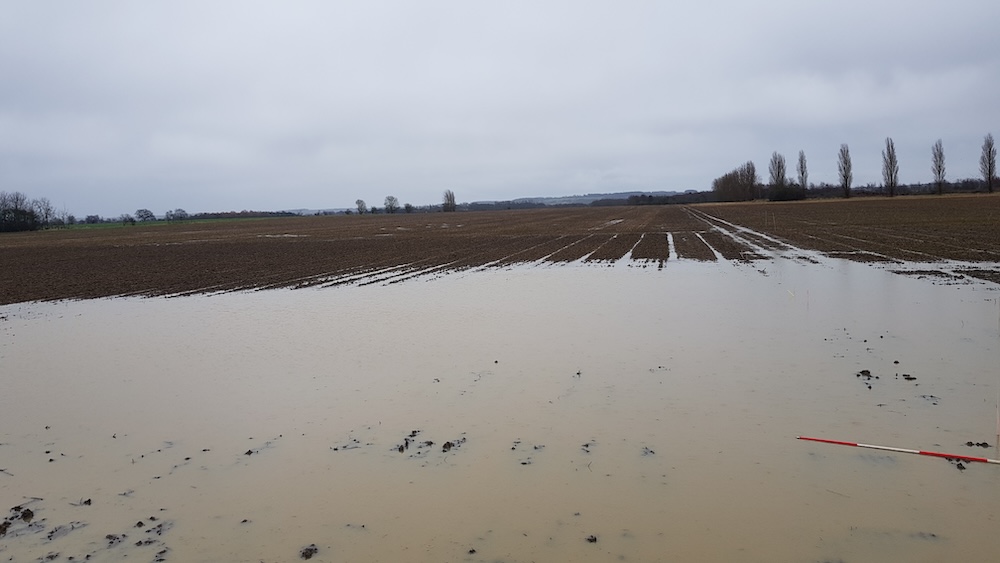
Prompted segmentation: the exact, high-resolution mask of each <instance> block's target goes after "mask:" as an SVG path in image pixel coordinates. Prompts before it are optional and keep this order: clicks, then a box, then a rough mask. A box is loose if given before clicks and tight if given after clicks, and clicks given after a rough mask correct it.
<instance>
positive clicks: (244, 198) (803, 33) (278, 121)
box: [0, 0, 1000, 216]
mask: <svg viewBox="0 0 1000 563" xmlns="http://www.w3.org/2000/svg"><path fill="white" fill-rule="evenodd" d="M998 22H1000V2H997V1H996V0H975V1H973V0H964V1H963V0H953V1H949V2H943V1H940V0H938V1H936V2H930V1H923V0H885V1H881V0H866V1H864V2H860V1H854V0H838V1H825V0H815V1H802V0H770V1H768V0H765V1H759V2H745V1H738V0H718V1H711V0H704V1H671V2H667V1H662V2H652V1H649V2H636V1H614V2H611V1H608V2H591V1H583V0H575V1H565V2H557V1H540V0H536V1H526V2H519V1H510V0H505V1H503V2H479V1H471V0H466V1H454V2H441V1H427V0H424V1H420V2H416V1H397V2H380V1H365V2H346V1H345V2H333V1H316V2H312V1H281V2H277V1H275V2H251V1H245V0H240V1H233V2H203V1H197V2H195V1H191V2H182V1H169V2H168V1H161V2H156V1H144V2H126V1H119V2H99V1H88V2H69V1H65V2H53V1H40V0H32V1H23V2H15V1H9V2H2V3H0V190H3V191H15V190H16V191H22V192H25V193H27V194H28V195H29V196H30V197H43V196H44V197H48V198H49V199H50V200H51V201H52V203H53V204H55V205H56V206H57V207H58V208H59V209H66V210H68V211H69V212H70V213H75V214H77V215H84V214H91V213H98V214H101V215H108V216H114V215H118V214H121V213H125V212H129V213H131V212H134V211H135V209H137V208H149V209H152V210H153V211H154V212H156V213H157V214H162V213H163V212H164V211H166V210H167V209H174V208H177V207H182V208H184V209H186V210H188V211H189V212H198V211H226V210H237V211H238V210H241V209H262V210H278V209H289V208H300V207H304V208H328V207H351V206H353V205H354V200H356V199H358V198H362V199H365V200H366V201H367V202H368V203H369V205H377V206H381V205H382V201H383V199H384V198H385V196H386V195H395V196H397V197H398V198H399V200H400V201H401V202H410V203H413V204H415V205H420V204H427V203H438V202H440V200H441V193H442V192H443V191H444V190H445V189H451V190H453V191H454V192H455V193H456V195H457V199H458V201H459V202H463V201H476V200H488V199H497V200H501V199H512V198H518V197H527V196H539V195H571V194H583V193H590V192H614V191H625V190H645V191H652V190H678V191H682V190H686V189H697V190H702V189H709V188H710V186H711V181H712V179H713V178H715V177H717V176H719V175H721V174H723V173H725V172H728V171H729V170H731V169H732V168H734V167H736V166H738V165H739V164H741V163H743V162H745V161H747V160H753V161H755V163H756V164H757V169H758V171H760V172H762V174H763V175H766V172H767V162H768V159H769V158H770V155H771V153H772V151H778V152H780V153H783V154H784V155H785V158H786V160H788V162H789V169H790V170H794V164H793V163H794V160H795V159H796V158H797V155H798V151H799V150H804V151H805V152H806V156H807V158H808V161H809V169H810V180H811V181H813V182H816V183H818V182H822V181H826V182H830V183H836V181H837V178H836V155H837V150H838V148H839V146H840V144H841V143H847V144H849V145H850V148H851V153H852V155H853V157H854V171H855V172H854V175H855V185H863V184H867V183H869V182H873V183H881V150H882V148H883V144H884V142H885V138H886V137H887V136H891V137H893V139H894V140H895V143H896V147H897V151H898V153H899V161H900V181H901V182H903V183H909V182H920V181H929V180H930V177H931V174H930V164H931V145H932V144H933V143H934V141H935V140H937V139H938V138H941V139H942V140H943V142H944V148H945V155H946V158H947V168H948V177H949V179H957V178H967V177H978V176H979V170H978V158H979V153H980V147H981V145H982V141H983V137H984V135H985V134H986V133H990V132H992V133H993V135H994V136H1000V28H998Z"/></svg>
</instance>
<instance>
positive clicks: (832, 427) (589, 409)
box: [0, 257, 1000, 562]
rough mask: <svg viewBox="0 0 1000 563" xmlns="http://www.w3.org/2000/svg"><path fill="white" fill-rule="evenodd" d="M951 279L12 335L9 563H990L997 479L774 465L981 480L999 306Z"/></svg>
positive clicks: (15, 319)
mask: <svg viewBox="0 0 1000 563" xmlns="http://www.w3.org/2000/svg"><path fill="white" fill-rule="evenodd" d="M813 262H817V263H813ZM940 282H941V280H938V279H935V278H920V277H917V276H902V275H897V274H893V273H891V272H890V271H889V269H882V268H876V267H872V266H869V265H864V264H859V263H856V262H851V261H847V260H831V259H823V258H822V257H816V258H815V259H813V260H801V259H795V260H793V259H784V258H779V259H775V260H773V261H768V262H753V263H738V262H707V263H705V262H694V261H684V260H680V261H669V262H667V263H666V265H665V266H664V267H663V268H662V269H657V268H656V267H655V266H653V267H648V268H642V267H637V265H636V263H631V264H630V265H629V264H628V263H625V262H621V263H618V264H616V265H615V266H612V267H608V266H598V265H593V264H591V265H586V264H570V265H564V266H550V265H549V266H544V265H543V266H535V267H532V266H518V267H514V268H511V269H489V270H486V271H468V272H452V273H448V274H444V275H441V276H439V277H437V278H434V279H429V278H428V279H414V280H410V281H407V282H405V283H399V284H391V285H367V286H346V287H339V288H326V289H303V290H295V291H291V290H275V291H264V292H250V293H235V294H225V295H215V296H196V297H185V298H154V299H137V298H119V299H110V300H93V301H82V302H61V303H44V304H38V303H32V304H22V305H10V306H5V307H3V308H0V385H2V389H0V469H2V471H0V511H7V510H8V509H12V510H10V511H9V512H3V513H0V517H2V518H3V520H2V522H6V523H7V524H4V525H3V532H4V533H3V534H0V559H3V560H10V561H36V560H46V559H50V560H54V561H68V560H74V561H81V560H85V559H87V558H88V557H89V559H90V560H91V561H95V560H96V561H112V560H114V561H118V560H121V559H122V558H123V557H126V556H127V557H128V560H129V561H156V560H165V561H178V562H180V561H184V562H188V561H267V562H272V561H294V560H300V558H306V557H309V558H311V559H312V560H313V561H489V562H498V561H502V562H515V561H805V562H814V561H823V562H826V561H829V562H839V561H843V562H865V561H871V562H881V561H887V560H896V561H945V560H962V559H964V560H968V561H985V560H991V559H993V558H995V556H996V554H997V553H998V552H1000V536H998V535H997V534H996V530H997V529H998V526H1000V466H994V465H985V464H963V466H964V469H960V468H959V466H958V464H957V463H955V462H949V461H946V460H942V459H934V458H929V457H922V456H912V455H904V454H893V453H887V452H880V451H873V450H864V449H858V448H849V447H842V446H833V445H824V444H815V443H808V442H803V441H798V440H796V439H795V438H796V436H798V435H807V436H819V437H825V438H832V439H839V440H849V441H858V442H866V443H872V444H884V445H889V446H896V447H904V448H920V449H933V450H943V451H948V452H953V453H958V454H965V455H984V456H988V457H993V458H996V457H1000V455H998V454H997V450H996V446H995V442H996V435H995V434H996V425H997V424H996V397H997V389H998V382H1000V372H998V368H997V365H998V362H997V360H998V358H1000V304H998V298H1000V292H998V291H997V290H996V289H997V286H996V285H993V284H990V283H988V282H981V283H972V284H958V285H951V284H944V283H940ZM897 362H898V363H897ZM862 370H869V373H870V377H862V376H859V373H860V372H861V371H862ZM904 375H905V376H904ZM967 442H973V443H981V442H987V443H988V444H989V447H987V448H983V447H979V446H973V447H970V446H967V445H966V443H967Z"/></svg>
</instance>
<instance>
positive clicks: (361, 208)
mask: <svg viewBox="0 0 1000 563" xmlns="http://www.w3.org/2000/svg"><path fill="white" fill-rule="evenodd" d="M354 205H357V206H358V215H364V214H365V213H367V212H368V205H367V204H366V203H365V200H363V199H359V200H357V201H355V202H354Z"/></svg>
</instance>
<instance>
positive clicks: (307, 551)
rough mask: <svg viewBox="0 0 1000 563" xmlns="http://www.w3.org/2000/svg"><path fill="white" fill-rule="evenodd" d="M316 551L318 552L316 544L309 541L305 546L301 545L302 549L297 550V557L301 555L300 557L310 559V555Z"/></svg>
mask: <svg viewBox="0 0 1000 563" xmlns="http://www.w3.org/2000/svg"><path fill="white" fill-rule="evenodd" d="M317 553H319V548H318V547H316V544H314V543H311V544H309V545H307V546H306V547H303V548H302V550H301V551H299V557H301V558H302V559H312V556H313V555H316V554H317Z"/></svg>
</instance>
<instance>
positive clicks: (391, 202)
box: [384, 195, 399, 213]
mask: <svg viewBox="0 0 1000 563" xmlns="http://www.w3.org/2000/svg"><path fill="white" fill-rule="evenodd" d="M384 207H385V212H386V213H395V212H396V211H397V210H398V209H399V200H398V199H396V196H394V195H387V196H385V206H384Z"/></svg>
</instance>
